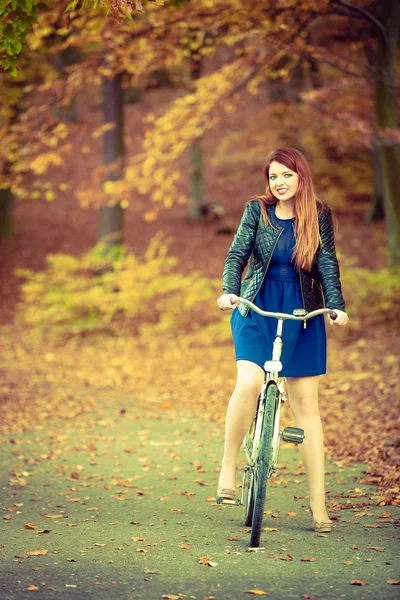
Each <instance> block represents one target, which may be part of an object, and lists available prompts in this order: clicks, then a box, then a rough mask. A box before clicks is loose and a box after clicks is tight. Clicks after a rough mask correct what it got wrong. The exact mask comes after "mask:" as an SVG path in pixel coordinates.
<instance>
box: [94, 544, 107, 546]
mask: <svg viewBox="0 0 400 600" xmlns="http://www.w3.org/2000/svg"><path fill="white" fill-rule="evenodd" d="M94 545H95V546H101V547H103V546H107V544H97V543H95V544H94Z"/></svg>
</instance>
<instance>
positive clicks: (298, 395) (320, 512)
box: [288, 377, 329, 522]
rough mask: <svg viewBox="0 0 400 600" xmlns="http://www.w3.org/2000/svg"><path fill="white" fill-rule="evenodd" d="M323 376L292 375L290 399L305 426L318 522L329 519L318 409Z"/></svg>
mask: <svg viewBox="0 0 400 600" xmlns="http://www.w3.org/2000/svg"><path fill="white" fill-rule="evenodd" d="M318 384H319V377H291V378H288V390H289V402H290V408H291V409H292V412H293V415H294V418H295V421H296V426H297V427H301V429H304V433H305V438H304V442H303V443H302V444H300V446H299V448H300V454H301V458H302V460H303V464H304V467H305V470H306V473H307V478H308V484H309V488H310V505H311V509H312V511H313V517H314V519H315V520H316V521H325V522H326V521H329V517H328V513H327V511H326V507H325V482H324V480H325V466H324V442H323V431H322V423H321V417H320V415H319V408H318Z"/></svg>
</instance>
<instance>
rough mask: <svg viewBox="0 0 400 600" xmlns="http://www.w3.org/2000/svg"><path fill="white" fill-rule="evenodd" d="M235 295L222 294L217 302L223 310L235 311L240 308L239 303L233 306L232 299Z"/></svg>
mask: <svg viewBox="0 0 400 600" xmlns="http://www.w3.org/2000/svg"><path fill="white" fill-rule="evenodd" d="M235 297H236V296H235V294H222V296H220V297H219V298H218V300H217V304H218V306H219V307H220V309H221V310H233V309H234V308H237V307H238V306H239V303H238V302H234V303H233V304H231V298H235Z"/></svg>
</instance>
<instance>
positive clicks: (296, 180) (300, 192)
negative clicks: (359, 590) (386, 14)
mask: <svg viewBox="0 0 400 600" xmlns="http://www.w3.org/2000/svg"><path fill="white" fill-rule="evenodd" d="M264 176H265V179H266V181H267V186H266V194H265V196H261V197H258V198H256V199H253V200H250V201H249V202H248V203H247V205H246V208H245V211H244V214H243V217H242V220H241V222H240V225H239V228H238V231H237V233H236V235H235V237H234V240H233V242H232V245H231V248H230V249H229V251H228V254H227V258H226V261H225V267H224V274H223V290H224V294H223V295H222V296H220V298H218V305H219V307H220V308H221V310H232V309H237V310H234V312H233V314H232V317H231V327H232V336H233V341H234V345H235V352H236V361H237V383H236V387H235V389H234V392H233V395H232V397H231V399H230V402H229V406H228V410H227V416H226V425H225V445H224V456H223V460H222V468H221V473H220V477H219V482H218V496H219V497H220V498H222V499H230V500H232V499H234V498H235V494H236V490H235V487H236V484H235V482H236V461H237V456H238V453H239V450H240V446H241V443H242V441H243V438H244V436H245V434H246V432H247V430H248V428H249V426H250V423H251V421H252V419H253V417H254V413H255V409H256V404H257V398H258V395H259V391H260V389H261V387H262V384H263V381H264V370H263V364H264V362H265V360H267V359H269V358H270V357H271V353H272V343H273V340H274V337H275V331H276V322H275V320H273V319H268V318H265V317H262V316H260V315H258V314H257V313H255V312H254V311H249V309H248V307H246V306H245V305H243V304H240V305H238V304H237V303H234V304H233V305H232V304H231V298H232V295H240V296H242V297H244V298H247V299H248V300H251V301H253V302H254V303H255V304H256V305H257V306H259V307H260V308H262V309H264V310H269V311H273V312H286V313H292V312H293V310H294V309H295V308H305V309H306V310H307V312H310V311H312V310H316V309H317V308H322V307H323V306H324V304H325V305H326V307H327V308H330V309H333V310H335V312H336V313H337V318H336V320H334V321H333V320H332V319H330V318H329V322H330V324H331V325H332V324H333V325H336V326H339V327H342V326H343V325H346V323H347V322H348V316H347V314H346V312H345V303H344V299H343V295H342V289H341V284H340V273H339V265H338V261H337V258H336V252H335V242H334V230H333V229H334V228H333V218H332V213H331V210H330V208H329V207H328V206H327V205H326V204H324V203H323V202H321V201H320V200H318V199H317V198H316V196H315V193H314V190H313V184H312V179H311V173H310V169H309V166H308V164H307V161H306V159H305V158H304V156H303V155H302V154H301V152H299V151H298V150H295V149H294V148H278V149H276V150H275V151H274V152H272V153H271V154H270V156H269V157H268V161H267V163H266V165H265V167H264ZM249 258H250V262H249V268H248V271H247V273H246V276H245V278H244V280H243V282H241V277H242V274H243V271H244V269H245V267H246V265H247V261H248V259H249ZM281 361H282V363H283V370H282V371H281V373H280V375H281V376H282V377H287V381H288V384H287V385H288V391H289V398H290V407H291V409H292V412H293V414H294V417H295V421H296V426H297V427H300V428H302V429H304V432H305V439H304V442H303V444H301V445H300V452H301V456H302V460H303V463H304V467H305V470H306V473H307V478H308V483H309V488H310V512H311V515H312V516H313V524H314V529H315V531H319V532H330V531H331V530H332V521H330V519H329V517H328V513H327V510H326V506H325V491H324V474H325V473H324V447H323V432H322V425H321V419H320V416H319V410H318V384H319V376H320V375H322V374H324V373H325V372H326V331H325V320H324V316H323V315H320V316H319V317H316V318H315V319H312V320H311V321H309V322H308V323H307V327H306V328H305V329H304V327H303V324H302V323H301V322H296V321H286V322H285V324H284V328H283V351H282V358H281Z"/></svg>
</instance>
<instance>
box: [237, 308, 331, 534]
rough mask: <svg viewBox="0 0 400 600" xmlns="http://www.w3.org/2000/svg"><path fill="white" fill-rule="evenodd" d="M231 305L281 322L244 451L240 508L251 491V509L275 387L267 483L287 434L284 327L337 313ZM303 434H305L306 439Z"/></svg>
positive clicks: (291, 436) (293, 434)
mask: <svg viewBox="0 0 400 600" xmlns="http://www.w3.org/2000/svg"><path fill="white" fill-rule="evenodd" d="M231 302H232V303H235V302H243V303H244V304H246V305H247V306H249V307H250V308H251V309H252V310H255V311H256V312H257V313H259V314H261V315H263V316H266V317H274V318H277V319H278V323H277V329H276V335H275V340H274V343H273V347H272V359H271V360H269V361H266V362H265V364H264V370H265V376H264V384H263V387H262V389H261V393H260V396H259V399H258V404H257V410H256V413H255V416H254V419H253V421H252V424H251V426H250V428H249V431H248V432H247V434H246V436H245V438H244V440H243V451H244V453H245V455H246V464H245V467H244V474H243V485H242V493H241V499H240V504H242V505H243V504H244V503H245V493H246V491H247V494H249V497H248V498H247V505H248V503H249V501H250V499H251V498H250V495H251V494H253V492H254V489H257V484H258V481H257V480H258V477H257V462H258V460H259V442H260V439H261V433H262V428H263V422H264V418H263V417H264V412H265V399H266V397H267V390H268V387H269V386H271V385H273V386H276V395H275V408H274V411H273V431H272V439H271V450H272V452H271V459H270V462H269V464H268V470H267V475H266V477H267V479H269V478H270V477H271V476H272V475H273V474H274V473H275V472H276V469H277V464H278V453H279V446H280V441H281V439H282V437H283V435H284V432H282V431H280V429H279V422H280V410H281V404H282V403H283V402H284V401H285V390H284V388H283V383H284V381H286V379H285V378H279V373H280V371H281V370H282V368H283V366H282V363H281V361H280V358H281V354H282V347H283V343H282V331H283V323H284V321H285V320H295V321H303V322H304V327H306V322H307V321H308V320H309V319H312V318H314V317H316V316H318V315H320V314H330V315H331V317H332V318H334V316H336V313H334V311H331V310H329V309H326V308H323V309H318V310H315V311H313V312H311V313H306V311H305V310H304V309H297V310H295V311H294V314H293V315H289V314H285V313H272V312H268V311H263V310H261V309H260V308H258V307H257V306H256V305H255V304H253V303H252V302H250V301H249V300H246V299H244V298H241V297H239V296H235V297H233V298H232V300H231ZM253 428H254V431H253ZM286 429H287V430H290V431H288V432H287V437H285V438H284V439H287V440H288V441H292V442H295V443H301V442H302V441H303V438H304V432H302V430H299V429H297V428H285V431H286ZM300 432H302V435H301V433H300ZM249 472H250V474H249ZM250 476H251V480H250ZM248 477H249V489H248V490H246V486H245V483H246V480H247V478H248ZM252 510H253V508H251V511H252ZM253 529H254V528H253ZM253 533H254V531H252V536H253ZM257 540H259V535H258V537H257Z"/></svg>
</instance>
